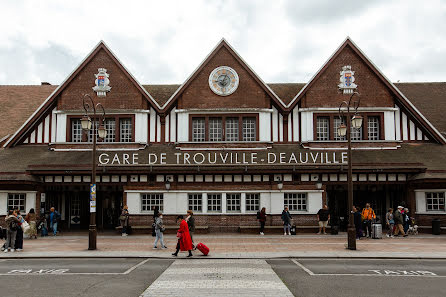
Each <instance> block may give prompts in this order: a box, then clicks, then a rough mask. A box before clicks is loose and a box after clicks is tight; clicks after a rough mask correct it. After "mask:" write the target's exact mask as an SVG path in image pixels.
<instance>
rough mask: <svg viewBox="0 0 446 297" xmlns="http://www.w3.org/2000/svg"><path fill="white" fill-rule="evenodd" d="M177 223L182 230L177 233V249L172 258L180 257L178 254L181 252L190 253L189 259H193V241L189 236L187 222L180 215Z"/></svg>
mask: <svg viewBox="0 0 446 297" xmlns="http://www.w3.org/2000/svg"><path fill="white" fill-rule="evenodd" d="M177 222H179V224H180V229H178V231H177V237H178V242H177V247H176V251H175V253H173V254H172V256H175V257H176V256H178V252H179V251H180V250H181V251H188V252H189V255H187V257H188V258H189V257H192V256H193V255H192V240H191V238H190V235H189V227H188V226H187V222H186V221H185V220H184V217H183V216H182V215H179V216H178V217H177Z"/></svg>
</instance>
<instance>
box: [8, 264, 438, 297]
mask: <svg viewBox="0 0 446 297" xmlns="http://www.w3.org/2000/svg"><path fill="white" fill-rule="evenodd" d="M179 261H182V262H176V267H177V268H176V269H177V270H176V271H181V270H182V269H178V267H180V268H181V266H183V265H184V266H185V268H187V267H188V262H189V261H190V262H191V263H195V264H196V266H197V265H198V266H197V267H199V266H200V265H201V266H202V267H203V268H202V269H205V270H206V269H214V270H215V271H214V272H213V273H212V275H211V274H209V275H211V276H212V279H213V280H216V279H217V280H218V279H219V278H221V277H222V276H223V274H225V278H226V279H227V278H228V275H229V278H231V277H230V275H231V273H232V272H231V270H230V269H229V268H228V267H229V266H225V268H223V269H222V270H221V271H220V272H219V271H218V269H217V268H218V267H216V265H215V264H214V265H212V264H209V265H208V266H209V267H207V266H206V265H207V263H206V260H205V259H200V260H194V259H187V260H186V259H181V260H179ZM194 261H195V262H194ZM237 261H243V260H235V262H234V260H231V262H233V263H237ZM173 262H174V259H172V260H170V259H143V258H142V259H135V258H131V259H126V258H119V259H115V258H113V259H106V258H100V259H6V260H0V284H1V285H0V296H5V297H13V296H36V297H38V296H44V297H52V296H63V297H70V296H107V297H109V296H110V297H113V296H119V297H122V296H126V297H127V296H129V297H130V296H140V294H142V293H143V292H144V291H145V290H146V289H147V288H148V287H149V286H150V285H151V284H152V283H154V282H155V280H157V279H158V277H159V276H160V275H161V274H162V273H163V272H164V271H166V269H167V268H169V267H170V266H171V265H172V263H173ZM198 263H200V264H198ZM209 263H211V261H209ZM267 263H268V264H269V265H270V267H271V268H272V270H273V271H274V272H275V273H276V274H277V276H278V277H279V278H280V280H282V281H283V283H284V284H285V285H286V287H288V289H289V290H290V291H291V293H292V294H294V296H305V297H308V296H317V297H324V296H329V297H333V296H346V297H350V296H352V297H353V296H354V297H357V296H383V297H387V296H389V297H390V296H391V297H394V296H405V297H407V296H417V297H420V296H429V297H436V296H442V297H443V296H445V293H444V291H445V289H446V285H445V282H446V260H374V259H272V260H267ZM195 264H194V265H195ZM179 265H180V266H179ZM232 265H233V264H232ZM216 269H217V270H216ZM228 269H229V270H228ZM237 269H238V270H237V271H236V270H234V272H233V273H234V275H236V274H237V273H238V274H240V272H241V271H242V270H246V269H248V267H246V268H237ZM169 270H171V269H169ZM186 270H187V269H186ZM172 271H175V270H171V272H172ZM274 272H272V273H274ZM183 273H184V271H183ZM219 273H222V274H221V275H220V274H219ZM165 275H166V274H165ZM205 275H207V274H205ZM166 276H167V280H169V279H170V277H171V278H172V279H175V278H176V277H175V275H174V274H173V275H170V274H167V275H166ZM183 277H184V275H183ZM280 280H279V282H280ZM197 281H198V282H199V281H200V279H197ZM237 289H241V288H230V291H231V295H234V292H235V293H237ZM244 292H245V295H244V294H238V295H239V296H253V297H254V296H256V295H249V293H248V295H246V289H245V290H244ZM248 292H249V290H248ZM163 296H164V295H163ZM206 296H209V297H211V296H212V295H206ZM220 296H221V295H220Z"/></svg>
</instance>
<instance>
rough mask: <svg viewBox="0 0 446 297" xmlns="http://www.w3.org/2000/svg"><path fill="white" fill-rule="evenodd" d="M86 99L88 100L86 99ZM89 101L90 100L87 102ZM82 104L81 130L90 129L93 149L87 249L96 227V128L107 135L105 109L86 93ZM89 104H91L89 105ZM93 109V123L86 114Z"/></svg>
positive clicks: (91, 245) (91, 247)
mask: <svg viewBox="0 0 446 297" xmlns="http://www.w3.org/2000/svg"><path fill="white" fill-rule="evenodd" d="M87 99H88V100H87ZM87 101H90V102H87ZM82 104H83V107H84V110H85V115H84V117H83V118H82V119H81V125H82V130H84V131H87V132H88V131H90V130H92V135H93V136H92V137H93V149H92V158H91V159H92V169H91V184H90V226H89V228H88V249H89V250H95V249H96V239H97V234H98V233H97V228H96V130H97V134H98V137H99V138H101V139H104V138H105V137H106V136H107V130H105V127H104V122H105V110H104V107H103V106H102V104H101V103H98V104H96V105H95V104H94V101H93V98H91V96H90V95H88V94H86V95H85V96H84V97H82ZM90 104H91V106H90ZM90 108H91V109H92V110H93V124H92V122H91V118H90V117H89V116H88V111H89V109H90ZM98 108H100V109H102V113H101V114H100V115H99V116H100V118H99V122H100V123H101V124H100V126H99V127H97V125H96V109H98Z"/></svg>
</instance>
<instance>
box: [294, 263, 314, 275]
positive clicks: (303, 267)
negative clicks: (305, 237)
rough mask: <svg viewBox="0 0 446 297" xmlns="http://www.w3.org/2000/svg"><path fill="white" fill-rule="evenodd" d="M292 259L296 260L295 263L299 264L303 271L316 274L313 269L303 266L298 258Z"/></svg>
mask: <svg viewBox="0 0 446 297" xmlns="http://www.w3.org/2000/svg"><path fill="white" fill-rule="evenodd" d="M291 261H293V262H294V264H296V265H297V266H299V267H300V268H302V270H303V271H305V272H306V273H308V274H309V275H315V274H314V273H313V271H311V270H310V269H308V268H307V267H305V266H303V265H302V264H301V263H300V262H298V261H297V260H296V259H292V260H291Z"/></svg>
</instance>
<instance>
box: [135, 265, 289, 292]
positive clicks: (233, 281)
mask: <svg viewBox="0 0 446 297" xmlns="http://www.w3.org/2000/svg"><path fill="white" fill-rule="evenodd" d="M231 295H236V296H238V297H239V296H240V297H243V296H250V297H252V296H265V297H266V296H271V297H273V296H274V297H277V296H281V297H282V296H283V297H292V296H293V294H292V293H291V292H290V290H288V288H287V287H286V286H285V284H284V283H283V282H282V281H281V280H280V278H279V277H278V276H277V274H276V273H275V272H274V271H273V270H272V268H271V266H270V265H269V264H268V263H267V262H266V261H265V260H254V259H247V260H217V259H209V260H204V259H203V260H195V259H186V260H182V259H179V260H176V261H175V262H173V263H172V265H171V266H169V268H167V269H166V270H165V271H164V272H163V273H162V274H161V275H160V277H159V278H158V279H157V280H156V281H155V282H153V283H152V284H151V285H150V286H149V287H148V288H147V289H146V290H145V291H144V293H142V294H141V297H149V296H172V297H176V296H181V297H183V296H184V297H189V296H191V297H192V296H194V297H196V296H198V297H200V296H203V297H215V296H226V297H227V296H231Z"/></svg>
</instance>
